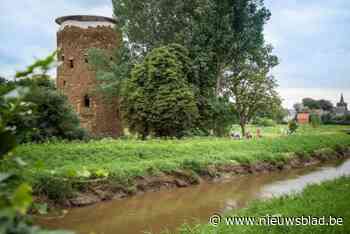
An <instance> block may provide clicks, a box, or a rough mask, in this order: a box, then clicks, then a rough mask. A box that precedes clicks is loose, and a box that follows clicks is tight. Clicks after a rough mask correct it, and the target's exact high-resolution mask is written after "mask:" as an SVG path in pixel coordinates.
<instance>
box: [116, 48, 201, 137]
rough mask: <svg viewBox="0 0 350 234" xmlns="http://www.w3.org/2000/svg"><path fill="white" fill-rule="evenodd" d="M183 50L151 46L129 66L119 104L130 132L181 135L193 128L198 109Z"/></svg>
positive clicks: (164, 135) (160, 135)
mask: <svg viewBox="0 0 350 234" xmlns="http://www.w3.org/2000/svg"><path fill="white" fill-rule="evenodd" d="M184 51H186V50H185V49H184V48H181V47H180V46H179V45H170V46H164V47H160V48H157V49H154V50H153V51H152V52H151V53H149V54H148V55H147V56H146V58H145V60H144V62H143V63H141V64H138V65H136V66H135V68H134V69H133V71H132V74H131V78H130V79H128V80H127V83H126V88H125V95H124V99H123V103H122V105H123V113H124V117H125V120H126V121H127V123H128V126H129V129H130V130H131V131H132V132H136V133H139V134H140V135H142V137H143V138H145V137H146V136H148V135H150V134H152V135H155V136H157V137H166V136H172V137H181V136H183V135H184V134H185V132H186V130H188V129H191V128H192V127H193V124H194V122H195V120H196V118H197V117H198V109H197V105H196V99H195V96H194V93H193V88H192V86H191V84H190V82H189V81H188V72H189V70H188V68H187V63H186V62H185V61H189V59H188V58H187V57H186V53H182V52H184Z"/></svg>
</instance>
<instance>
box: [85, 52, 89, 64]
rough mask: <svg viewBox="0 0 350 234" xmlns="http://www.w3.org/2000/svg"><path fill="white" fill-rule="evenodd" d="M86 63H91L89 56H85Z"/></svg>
mask: <svg viewBox="0 0 350 234" xmlns="http://www.w3.org/2000/svg"><path fill="white" fill-rule="evenodd" d="M84 60H85V63H89V56H88V55H87V54H85V55H84Z"/></svg>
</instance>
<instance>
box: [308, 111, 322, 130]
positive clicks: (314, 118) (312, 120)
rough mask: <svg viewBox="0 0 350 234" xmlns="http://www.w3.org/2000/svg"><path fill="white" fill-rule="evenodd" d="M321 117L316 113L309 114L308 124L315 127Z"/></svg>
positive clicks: (319, 123)
mask: <svg viewBox="0 0 350 234" xmlns="http://www.w3.org/2000/svg"><path fill="white" fill-rule="evenodd" d="M321 123H322V122H321V117H320V116H319V115H318V114H313V113H312V114H311V115H310V124H311V125H312V127H314V128H316V127H319V126H320V125H321Z"/></svg>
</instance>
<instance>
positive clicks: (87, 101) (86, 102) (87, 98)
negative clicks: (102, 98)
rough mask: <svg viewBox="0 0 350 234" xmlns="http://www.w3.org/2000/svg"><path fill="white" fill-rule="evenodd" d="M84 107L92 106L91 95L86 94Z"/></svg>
mask: <svg viewBox="0 0 350 234" xmlns="http://www.w3.org/2000/svg"><path fill="white" fill-rule="evenodd" d="M84 107H86V108H90V97H89V95H85V96H84Z"/></svg>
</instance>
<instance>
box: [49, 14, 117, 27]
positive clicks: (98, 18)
mask: <svg viewBox="0 0 350 234" xmlns="http://www.w3.org/2000/svg"><path fill="white" fill-rule="evenodd" d="M70 20H73V21H80V22H109V23H113V24H116V23H117V21H116V20H115V19H113V18H110V17H105V16H97V15H68V16H62V17H59V18H57V19H56V20H55V21H56V23H57V24H59V25H61V24H62V23H64V22H65V21H70Z"/></svg>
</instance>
